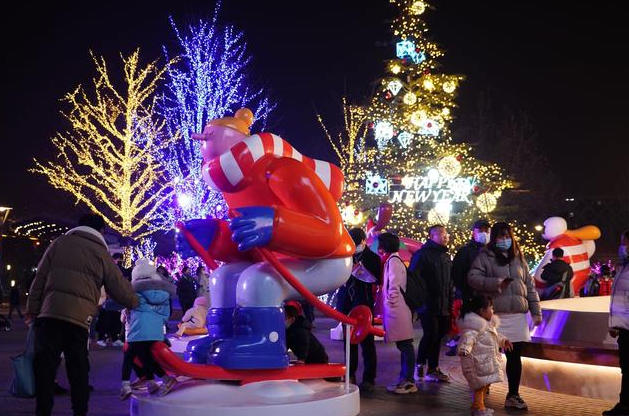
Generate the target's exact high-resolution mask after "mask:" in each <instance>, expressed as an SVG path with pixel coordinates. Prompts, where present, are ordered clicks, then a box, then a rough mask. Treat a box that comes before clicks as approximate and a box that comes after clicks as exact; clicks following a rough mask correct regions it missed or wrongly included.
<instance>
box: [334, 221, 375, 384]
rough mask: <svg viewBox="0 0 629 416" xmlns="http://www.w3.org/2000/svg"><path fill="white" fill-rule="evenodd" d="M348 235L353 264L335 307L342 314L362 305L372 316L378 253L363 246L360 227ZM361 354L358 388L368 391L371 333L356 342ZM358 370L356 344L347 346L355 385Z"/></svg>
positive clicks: (371, 375) (371, 381) (371, 371)
mask: <svg viewBox="0 0 629 416" xmlns="http://www.w3.org/2000/svg"><path fill="white" fill-rule="evenodd" d="M349 235H350V236H351V237H352V240H354V244H355V245H356V253H354V256H353V261H354V267H353V271H352V274H351V275H350V277H349V279H348V280H347V282H346V283H345V284H344V285H343V286H341V287H340V288H339V292H338V295H337V300H336V309H337V310H338V311H339V312H341V313H344V314H345V315H347V314H349V312H350V311H351V310H352V309H354V308H355V307H356V306H359V305H365V306H367V307H369V309H371V313H372V315H373V308H374V302H375V299H374V291H375V287H376V286H377V285H378V284H380V283H381V282H382V267H381V265H380V256H378V255H377V254H376V253H374V252H373V251H371V250H370V249H369V247H367V245H366V240H367V235H366V234H365V232H364V231H363V230H362V229H361V228H352V229H351V230H349ZM360 347H361V349H362V353H363V364H364V371H363V382H362V383H361V385H360V390H361V391H363V392H371V391H373V390H374V388H375V385H376V384H375V383H376V365H377V358H376V343H375V341H374V336H373V335H371V334H370V335H367V337H366V338H365V339H364V340H363V341H362V342H361V343H360ZM357 369H358V344H351V345H350V349H349V376H350V380H351V382H352V383H353V384H356V370H357Z"/></svg>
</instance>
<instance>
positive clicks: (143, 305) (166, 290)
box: [127, 276, 175, 342]
mask: <svg viewBox="0 0 629 416" xmlns="http://www.w3.org/2000/svg"><path fill="white" fill-rule="evenodd" d="M132 284H133V290H135V292H136V294H137V296H138V299H139V301H140V304H139V305H138V307H137V308H135V309H133V310H132V311H131V317H130V319H129V333H128V334H127V341H128V342H138V341H162V340H163V339H164V324H166V321H168V317H169V316H170V305H169V302H168V300H169V299H170V297H171V296H173V295H174V294H175V285H173V284H171V283H168V282H165V281H163V280H162V279H161V278H160V277H158V276H156V277H153V278H145V279H138V280H135V279H134V281H133V283H132Z"/></svg>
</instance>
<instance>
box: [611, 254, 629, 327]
mask: <svg viewBox="0 0 629 416" xmlns="http://www.w3.org/2000/svg"><path fill="white" fill-rule="evenodd" d="M609 327H610V328H618V329H625V330H628V331H629V262H625V263H624V264H623V265H622V266H619V267H618V271H617V272H616V277H615V278H614V284H613V285H612V294H611V300H610V303H609Z"/></svg>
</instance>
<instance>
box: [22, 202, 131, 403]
mask: <svg viewBox="0 0 629 416" xmlns="http://www.w3.org/2000/svg"><path fill="white" fill-rule="evenodd" d="M104 228H105V220H104V219H103V217H101V216H100V215H96V214H88V215H85V216H83V217H82V218H81V219H80V220H79V226H78V227H76V228H73V229H71V230H70V231H68V232H67V233H65V235H62V236H60V237H58V238H57V239H56V240H55V241H53V243H52V244H51V245H50V246H49V247H48V249H47V250H46V252H45V253H44V256H43V257H42V259H41V261H40V262H39V265H38V266H37V274H36V276H35V279H34V280H33V283H32V284H31V288H30V290H29V291H28V301H27V303H26V311H27V315H26V321H27V323H29V322H30V321H31V320H35V323H34V330H35V357H34V361H33V369H34V375H35V393H36V399H37V404H36V410H35V413H36V415H37V416H49V415H50V414H51V412H52V407H53V404H54V389H55V374H56V371H57V367H58V365H59V360H60V357H61V353H62V352H63V356H64V358H65V361H66V370H67V372H68V379H69V380H70V394H71V402H72V411H73V413H74V414H75V415H86V414H87V411H88V408H87V407H88V400H89V385H88V373H89V360H88V354H87V340H88V330H89V327H90V324H91V322H92V317H93V316H94V315H95V314H96V310H97V308H98V300H99V298H100V294H101V287H103V286H104V287H105V291H106V292H107V293H108V294H109V295H110V296H111V297H112V298H113V299H114V300H116V301H118V302H120V303H121V304H122V305H123V306H125V307H127V308H130V309H133V308H135V307H136V306H138V298H137V297H136V295H135V293H134V292H133V288H132V287H131V283H130V282H128V281H127V280H126V279H125V278H124V277H123V276H122V273H120V270H119V269H118V268H117V267H116V265H115V264H114V262H113V261H112V258H111V256H110V255H109V252H108V251H107V243H106V242H105V239H104V238H103V236H102V233H103V231H104Z"/></svg>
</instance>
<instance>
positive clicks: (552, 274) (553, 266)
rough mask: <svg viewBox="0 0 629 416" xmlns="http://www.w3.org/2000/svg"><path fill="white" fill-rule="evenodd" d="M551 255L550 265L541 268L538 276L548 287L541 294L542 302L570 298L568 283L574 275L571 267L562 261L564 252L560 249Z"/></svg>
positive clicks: (569, 285)
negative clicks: (540, 273)
mask: <svg viewBox="0 0 629 416" xmlns="http://www.w3.org/2000/svg"><path fill="white" fill-rule="evenodd" d="M552 255H553V257H552V259H551V261H550V263H548V264H547V265H545V266H544V267H543V269H542V275H541V276H540V277H541V278H542V280H543V281H545V282H546V284H547V285H548V287H547V288H546V290H544V293H542V300H543V299H562V298H570V297H572V296H571V290H570V288H571V284H570V281H571V280H572V276H573V275H574V272H573V271H572V267H571V266H570V265H569V264H568V263H566V262H565V261H564V260H563V255H564V252H563V250H562V249H561V248H556V249H554V250H553V253H552Z"/></svg>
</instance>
